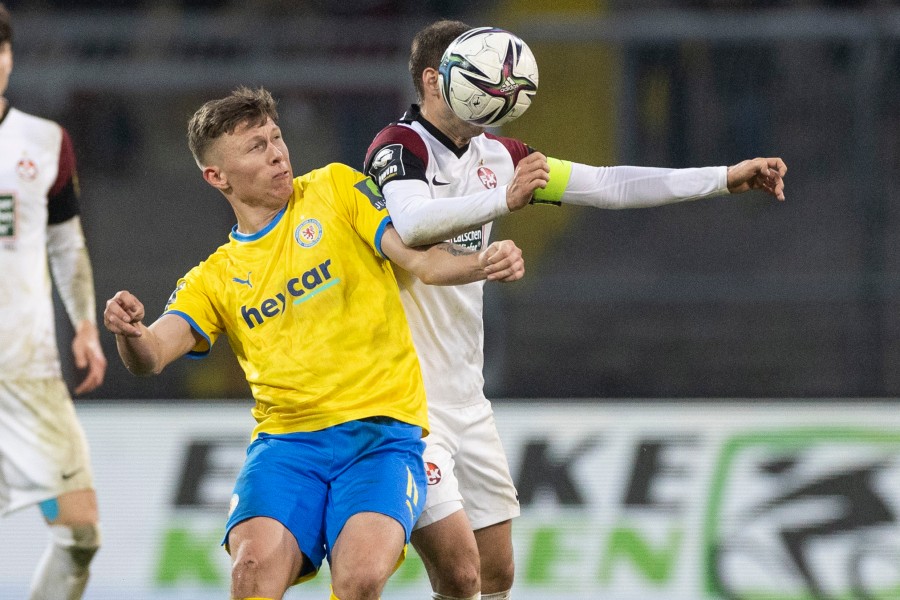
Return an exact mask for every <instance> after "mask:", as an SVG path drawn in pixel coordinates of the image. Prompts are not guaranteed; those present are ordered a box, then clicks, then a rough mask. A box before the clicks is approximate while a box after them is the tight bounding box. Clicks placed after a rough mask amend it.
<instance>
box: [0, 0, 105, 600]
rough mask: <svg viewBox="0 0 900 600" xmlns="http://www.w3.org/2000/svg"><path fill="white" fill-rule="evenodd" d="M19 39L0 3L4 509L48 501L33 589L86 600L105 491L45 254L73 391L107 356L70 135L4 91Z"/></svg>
mask: <svg viewBox="0 0 900 600" xmlns="http://www.w3.org/2000/svg"><path fill="white" fill-rule="evenodd" d="M11 42H12V28H11V25H10V17H9V12H8V11H7V10H6V8H5V7H4V6H3V5H2V4H0V273H2V274H3V275H2V278H0V314H2V315H3V318H2V319H0V365H2V367H0V515H3V514H6V513H8V512H10V511H14V510H17V509H20V508H23V507H26V506H31V505H39V506H40V508H41V511H42V512H43V514H44V518H45V519H46V521H47V523H48V524H49V525H50V530H51V532H52V535H51V540H50V543H49V545H48V548H47V551H46V552H45V554H44V557H43V558H42V560H41V563H40V565H39V566H38V568H37V571H36V573H35V575H34V579H33V582H32V589H31V598H32V599H38V598H40V599H59V598H65V599H67V600H70V599H76V600H77V599H78V598H81V596H82V593H83V591H84V587H85V585H86V584H87V579H88V565H89V563H90V561H91V558H92V557H93V555H94V553H95V552H96V551H97V549H98V547H99V541H100V538H99V529H98V515H97V498H96V495H95V493H94V490H93V479H92V475H91V465H90V460H89V456H88V447H87V442H86V441H85V437H84V432H83V431H82V428H81V425H80V424H79V422H78V419H77V417H76V415H75V408H74V406H73V404H72V399H71V397H70V396H69V392H68V390H67V388H66V385H65V383H64V382H63V379H62V371H61V368H60V362H59V354H58V350H57V346H56V334H55V332H54V312H53V303H52V302H53V301H52V295H51V284H50V274H49V271H48V260H49V265H50V268H51V269H52V272H53V281H54V282H55V284H56V289H57V291H58V292H59V296H60V298H62V300H63V302H64V304H65V306H66V311H67V313H68V315H69V318H70V320H71V321H72V325H73V327H74V330H75V336H74V339H73V342H72V351H73V353H74V358H75V365H76V366H77V367H78V368H80V369H86V375H85V377H84V379H83V380H82V381H81V383H80V384H79V385H78V386H77V387H76V388H75V393H76V394H78V393H83V392H88V391H91V390H93V389H95V388H96V387H97V386H99V385H100V384H101V383H102V382H103V376H104V374H105V372H106V358H105V357H104V355H103V350H102V349H101V347H100V342H99V338H98V332H97V325H96V311H95V303H94V289H93V287H94V286H93V275H92V272H91V264H90V261H89V259H88V255H87V251H86V249H85V244H84V236H83V234H82V230H81V223H80V220H79V216H78V215H79V206H78V182H77V178H76V175H75V158H74V153H73V150H72V144H71V141H70V140H69V137H68V134H67V133H66V132H65V130H63V129H62V128H61V127H60V126H59V125H57V124H56V123H54V122H52V121H48V120H46V119H40V118H38V117H34V116H31V115H28V114H26V113H23V112H21V111H19V110H16V109H15V108H12V107H11V106H10V105H9V102H8V101H7V100H6V99H5V98H4V97H3V93H4V92H5V91H6V87H7V84H8V83H9V75H10V72H11V71H12V65H13V59H12V46H11ZM0 537H2V536H0ZM7 541H8V542H9V540H7ZM13 541H14V540H13Z"/></svg>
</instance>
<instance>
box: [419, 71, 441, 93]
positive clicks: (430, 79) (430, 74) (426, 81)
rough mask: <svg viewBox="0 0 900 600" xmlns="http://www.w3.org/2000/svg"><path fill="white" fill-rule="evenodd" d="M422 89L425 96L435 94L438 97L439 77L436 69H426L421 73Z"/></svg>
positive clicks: (439, 91)
mask: <svg viewBox="0 0 900 600" xmlns="http://www.w3.org/2000/svg"><path fill="white" fill-rule="evenodd" d="M422 89H424V90H425V93H426V94H429V95H430V94H435V95H437V96H440V94H441V89H440V77H439V76H438V71H437V69H432V68H431V67H427V68H426V69H425V70H424V71H422Z"/></svg>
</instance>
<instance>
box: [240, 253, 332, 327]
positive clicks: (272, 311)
mask: <svg viewBox="0 0 900 600" xmlns="http://www.w3.org/2000/svg"><path fill="white" fill-rule="evenodd" d="M330 266H331V259H330V258H329V259H328V260H326V261H325V262H323V263H321V264H320V265H319V266H317V267H313V268H312V269H310V270H308V271H306V272H304V273H303V274H302V275H300V276H299V277H293V278H291V279H289V280H288V282H287V285H286V286H285V288H286V291H287V294H285V293H284V292H278V293H277V294H275V296H273V297H272V298H266V299H265V300H263V301H262V302H261V303H260V304H259V306H255V307H254V306H250V307H248V306H247V305H246V304H245V305H244V306H242V307H241V317H243V319H244V322H245V323H246V324H247V327H249V328H250V329H253V328H254V327H256V326H257V325H262V324H263V322H264V321H265V320H266V319H269V318H272V317H277V316H278V315H280V314H282V313H283V312H285V311H286V310H287V303H288V300H290V301H291V302H292V303H293V304H300V303H301V302H305V301H307V300H309V299H310V298H312V297H313V296H315V295H316V294H318V293H320V292H323V291H325V290H327V289H328V288H330V287H331V286H333V285H336V284H338V283H340V281H341V280H340V279H333V278H332V274H331V273H330V272H329V270H328V269H329V267H330ZM248 277H249V274H248Z"/></svg>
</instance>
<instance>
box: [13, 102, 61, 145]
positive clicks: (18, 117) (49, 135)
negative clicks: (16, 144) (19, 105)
mask: <svg viewBox="0 0 900 600" xmlns="http://www.w3.org/2000/svg"><path fill="white" fill-rule="evenodd" d="M4 124H5V125H6V126H7V127H8V128H10V129H12V130H14V131H20V132H22V133H23V134H25V135H27V137H28V138H30V139H32V140H35V141H38V142H46V143H54V144H59V143H61V141H62V137H63V134H64V130H63V128H62V126H60V124H59V123H57V122H56V121H51V120H50V119H45V118H43V117H38V116H36V115H32V114H29V113H26V112H22V111H20V110H18V109H16V108H10V109H9V112H8V113H7V114H6V119H5V120H4Z"/></svg>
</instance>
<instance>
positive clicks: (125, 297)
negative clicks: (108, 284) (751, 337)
mask: <svg viewBox="0 0 900 600" xmlns="http://www.w3.org/2000/svg"><path fill="white" fill-rule="evenodd" d="M143 320H144V305H143V304H141V301H140V300H138V299H137V298H136V297H135V296H134V294H132V293H131V292H129V291H126V290H122V291H121V292H117V293H116V295H115V296H113V297H112V298H110V299H109V300H107V301H106V310H104V311H103V324H104V325H105V326H106V328H107V329H108V330H110V331H111V332H113V333H115V334H116V335H124V336H125V337H140V336H141V327H140V324H141V321H143Z"/></svg>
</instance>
